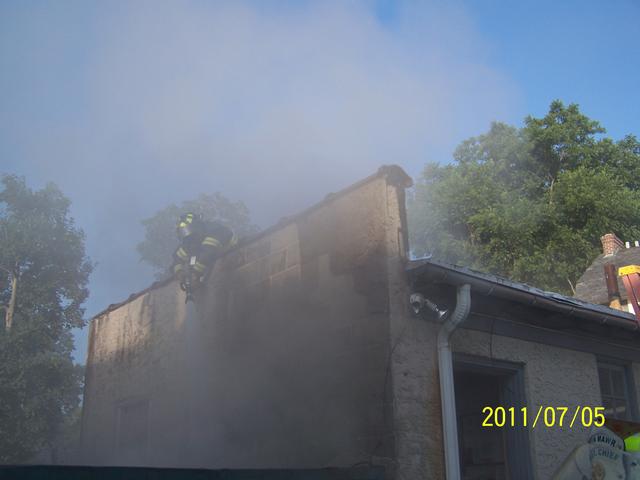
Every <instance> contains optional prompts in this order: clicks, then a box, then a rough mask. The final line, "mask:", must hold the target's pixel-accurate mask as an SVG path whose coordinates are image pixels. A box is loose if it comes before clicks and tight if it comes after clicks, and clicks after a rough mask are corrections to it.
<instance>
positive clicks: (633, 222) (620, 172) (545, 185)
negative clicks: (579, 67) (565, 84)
mask: <svg viewBox="0 0 640 480" xmlns="http://www.w3.org/2000/svg"><path fill="white" fill-rule="evenodd" d="M604 133H605V130H604V129H603V128H602V127H601V126H600V124H599V123H598V122H596V121H593V120H591V119H589V118H588V117H586V116H585V115H583V114H582V113H581V112H580V110H579V108H578V106H577V105H569V106H564V105H563V104H562V103H561V102H559V101H554V102H553V103H552V104H551V106H550V108H549V112H548V113H547V115H545V116H544V117H543V118H534V117H527V118H526V119H525V125H524V127H523V128H520V129H517V128H514V127H511V126H508V125H504V124H501V123H494V124H493V125H492V126H491V128H490V130H489V131H488V132H487V133H486V134H484V135H480V136H478V137H474V138H471V139H468V140H466V141H464V142H462V144H461V145H460V146H459V147H458V148H457V149H456V150H455V152H454V155H453V157H454V161H453V163H451V164H448V165H438V164H435V163H430V164H428V165H426V167H425V169H424V172H423V175H422V178H421V179H420V180H419V181H418V182H417V184H416V188H415V190H414V192H413V195H412V196H411V197H410V202H409V218H410V224H411V230H412V231H411V243H412V249H413V252H414V253H415V254H417V255H424V254H428V253H429V254H433V255H434V257H435V258H440V259H443V260H447V261H451V262H455V263H462V264H465V265H468V266H471V267H473V268H478V269H483V270H486V271H490V272H493V273H497V274H500V275H504V276H506V277H509V278H512V279H515V280H520V281H524V282H527V283H531V284H533V285H536V286H538V287H541V288H545V289H549V290H555V291H559V292H563V293H572V292H573V288H574V285H575V282H576V280H577V279H578V278H579V277H580V275H581V274H582V273H583V272H584V270H585V269H586V268H587V266H588V265H589V264H590V262H591V261H592V260H593V258H594V257H595V256H596V255H597V254H598V252H599V251H600V241H599V239H600V236H601V235H603V234H604V233H607V232H615V233H617V234H618V235H619V236H621V237H623V238H638V237H639V236H640V193H638V186H639V182H640V180H639V178H640V177H638V175H639V174H640V144H639V143H638V141H637V139H636V138H635V137H633V136H631V135H630V136H627V137H625V138H624V139H623V140H621V141H619V142H614V141H613V140H611V139H610V138H606V137H603V134H604Z"/></svg>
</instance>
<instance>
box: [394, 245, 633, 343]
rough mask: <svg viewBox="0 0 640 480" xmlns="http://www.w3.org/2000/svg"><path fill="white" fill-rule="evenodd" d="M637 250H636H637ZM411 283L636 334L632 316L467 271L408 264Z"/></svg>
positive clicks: (423, 262) (434, 263) (414, 262)
mask: <svg viewBox="0 0 640 480" xmlns="http://www.w3.org/2000/svg"><path fill="white" fill-rule="evenodd" d="M639 250H640V249H639ZM406 269H407V272H408V274H409V275H410V277H411V278H412V279H413V281H414V283H417V282H421V281H427V282H441V283H448V284H451V285H462V284H465V283H468V284H470V285H471V287H472V291H473V293H474V294H480V295H486V296H496V297H501V298H505V299H508V300H514V301H517V302H520V303H524V304H528V305H535V306H537V307H539V308H544V309H547V310H552V311H557V312H561V313H564V314H566V315H568V316H574V317H579V318H583V319H585V320H588V321H593V322H597V323H600V324H605V325H612V326H617V327H621V328H624V329H628V330H635V331H639V330H640V325H639V324H638V322H636V320H635V316H634V315H632V314H630V313H627V312H623V311H620V310H614V309H612V308H609V307H605V306H602V305H595V304H593V303H589V302H586V301H584V300H581V299H577V298H572V297H567V296H564V295H560V294H559V293H555V292H547V291H544V290H541V289H539V288H536V287H532V286H530V285H526V284H524V283H520V282H515V281H513V280H509V279H507V278H504V277H500V276H498V275H492V274H489V273H483V272H478V271H476V270H472V269H470V268H467V267H461V266H459V265H453V264H449V263H445V262H439V261H435V260H431V259H422V260H412V261H411V262H409V264H408V265H407V267H406Z"/></svg>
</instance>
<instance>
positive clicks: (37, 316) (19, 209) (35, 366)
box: [0, 175, 93, 463]
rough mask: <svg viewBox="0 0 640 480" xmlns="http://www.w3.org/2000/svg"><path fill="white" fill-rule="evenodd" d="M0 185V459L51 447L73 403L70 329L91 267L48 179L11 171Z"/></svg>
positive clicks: (76, 378)
mask: <svg viewBox="0 0 640 480" xmlns="http://www.w3.org/2000/svg"><path fill="white" fill-rule="evenodd" d="M1 183H2V186H3V190H2V191H0V238H1V242H2V245H1V247H2V248H0V302H1V303H2V305H3V307H4V309H5V322H4V328H2V329H0V399H2V401H1V402H0V463H19V462H23V461H26V460H28V459H29V458H30V457H32V456H33V455H34V454H35V453H36V452H38V451H40V450H41V449H43V448H52V447H53V444H54V442H55V439H56V438H57V437H58V436H59V435H60V434H61V433H62V429H63V428H64V425H65V422H67V416H68V414H69V413H70V412H72V411H73V410H74V409H75V408H77V405H78V402H79V398H80V397H79V395H80V392H81V386H82V368H81V367H80V366H78V365H74V364H73V360H72V356H71V354H72V350H73V338H72V335H71V328H73V327H81V326H83V325H84V323H85V321H84V320H83V313H84V310H83V308H82V304H83V302H84V301H85V299H86V298H87V295H88V290H87V288H86V285H87V282H88V277H89V274H90V273H91V270H92V268H93V267H92V264H91V263H90V261H89V260H88V259H87V257H86V255H85V251H84V235H83V233H82V231H81V230H80V229H78V228H77V227H76V226H75V225H74V222H73V220H72V219H71V218H70V216H69V205H70V202H69V200H68V199H67V198H65V196H64V195H63V194H62V193H61V192H60V190H58V188H57V187H56V186H55V185H53V184H49V185H47V186H46V187H45V188H44V189H42V190H39V191H35V192H34V191H32V190H30V189H29V188H28V187H27V186H26V184H25V180H24V179H23V178H18V177H15V176H10V175H5V176H3V177H2V180H1Z"/></svg>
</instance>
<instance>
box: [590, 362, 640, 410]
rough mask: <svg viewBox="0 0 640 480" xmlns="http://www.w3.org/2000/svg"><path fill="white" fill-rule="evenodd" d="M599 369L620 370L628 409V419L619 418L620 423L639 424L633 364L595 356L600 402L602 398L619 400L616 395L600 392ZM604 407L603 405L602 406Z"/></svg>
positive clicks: (638, 406)
mask: <svg viewBox="0 0 640 480" xmlns="http://www.w3.org/2000/svg"><path fill="white" fill-rule="evenodd" d="M601 367H605V368H606V367H614V368H616V369H621V370H622V373H623V378H624V386H625V392H624V393H625V399H626V401H627V405H628V408H629V416H630V418H626V419H625V418H621V419H619V420H622V421H631V422H640V411H639V410H640V405H638V396H637V394H636V383H635V378H634V375H633V364H632V363H631V362H627V361H625V360H621V359H619V358H613V357H606V356H602V355H598V356H596V371H597V374H598V391H599V393H600V400H601V402H602V400H603V397H604V396H606V397H614V398H619V397H617V396H616V395H604V393H603V392H602V386H601V383H600V368H601ZM602 406H604V405H602Z"/></svg>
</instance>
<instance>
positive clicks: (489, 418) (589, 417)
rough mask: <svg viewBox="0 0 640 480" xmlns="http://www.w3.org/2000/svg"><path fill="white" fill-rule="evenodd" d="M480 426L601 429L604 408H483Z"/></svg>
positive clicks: (541, 406) (580, 406)
mask: <svg viewBox="0 0 640 480" xmlns="http://www.w3.org/2000/svg"><path fill="white" fill-rule="evenodd" d="M482 415H483V416H484V418H483V421H482V426H483V427H484V428H495V427H498V428H504V427H511V428H514V427H529V428H536V427H538V426H540V427H546V428H563V427H569V428H574V427H592V426H595V427H602V426H603V425H604V420H605V419H604V407H589V406H582V405H578V406H576V407H545V406H544V405H540V406H539V407H538V408H537V409H535V408H534V409H529V407H502V406H499V407H484V408H483V409H482Z"/></svg>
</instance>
